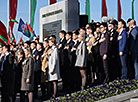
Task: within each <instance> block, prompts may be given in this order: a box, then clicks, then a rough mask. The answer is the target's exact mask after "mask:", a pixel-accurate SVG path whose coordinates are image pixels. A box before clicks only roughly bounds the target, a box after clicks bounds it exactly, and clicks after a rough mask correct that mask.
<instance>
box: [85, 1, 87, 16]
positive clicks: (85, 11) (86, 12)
mask: <svg viewBox="0 0 138 102" xmlns="http://www.w3.org/2000/svg"><path fill="white" fill-rule="evenodd" d="M85 15H87V0H85Z"/></svg>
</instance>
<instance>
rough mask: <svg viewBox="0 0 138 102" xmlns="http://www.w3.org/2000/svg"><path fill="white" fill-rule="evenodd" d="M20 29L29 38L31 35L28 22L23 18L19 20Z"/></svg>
mask: <svg viewBox="0 0 138 102" xmlns="http://www.w3.org/2000/svg"><path fill="white" fill-rule="evenodd" d="M18 31H20V32H22V33H23V35H25V36H26V37H28V38H30V37H31V35H30V33H29V31H28V27H27V24H25V23H24V21H23V20H22V19H21V18H20V21H19V26H18Z"/></svg>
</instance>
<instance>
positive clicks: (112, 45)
mask: <svg viewBox="0 0 138 102" xmlns="http://www.w3.org/2000/svg"><path fill="white" fill-rule="evenodd" d="M109 34H110V41H109V56H110V57H112V56H117V55H118V41H117V37H118V32H117V31H116V30H113V32H109Z"/></svg>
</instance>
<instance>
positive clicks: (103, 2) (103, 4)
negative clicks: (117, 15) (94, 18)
mask: <svg viewBox="0 0 138 102" xmlns="http://www.w3.org/2000/svg"><path fill="white" fill-rule="evenodd" d="M103 16H107V7H106V0H102V17H103Z"/></svg>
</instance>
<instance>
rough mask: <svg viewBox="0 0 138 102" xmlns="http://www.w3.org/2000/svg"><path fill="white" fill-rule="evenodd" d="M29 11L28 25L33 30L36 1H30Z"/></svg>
mask: <svg viewBox="0 0 138 102" xmlns="http://www.w3.org/2000/svg"><path fill="white" fill-rule="evenodd" d="M30 3H31V11H30V17H31V18H30V19H31V21H30V25H31V27H32V28H33V26H34V19H35V11H36V4H37V0H31V2H30Z"/></svg>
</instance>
